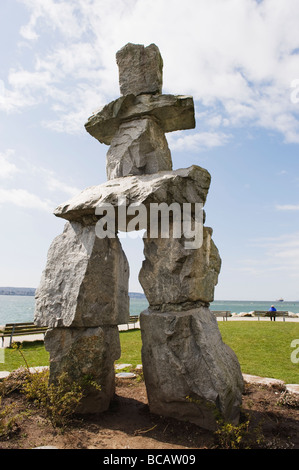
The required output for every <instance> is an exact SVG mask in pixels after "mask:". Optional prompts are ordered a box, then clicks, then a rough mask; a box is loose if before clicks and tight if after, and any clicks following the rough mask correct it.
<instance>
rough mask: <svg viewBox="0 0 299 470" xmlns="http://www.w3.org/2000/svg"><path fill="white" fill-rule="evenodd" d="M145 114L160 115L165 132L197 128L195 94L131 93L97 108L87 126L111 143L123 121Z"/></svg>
mask: <svg viewBox="0 0 299 470" xmlns="http://www.w3.org/2000/svg"><path fill="white" fill-rule="evenodd" d="M145 116H149V117H151V118H153V119H156V121H157V123H158V124H159V126H160V127H161V129H162V131H163V132H173V131H177V130H183V129H194V128H195V117H194V102H193V98H192V96H182V95H178V96H174V95H138V96H135V95H133V94H130V95H126V96H122V97H120V98H118V99H116V100H114V101H112V102H111V103H109V104H107V105H105V106H104V107H103V108H101V109H100V110H98V111H96V112H95V113H94V114H93V115H92V116H90V117H89V118H88V120H87V122H86V124H85V129H86V131H87V132H88V133H89V134H90V135H92V136H93V137H94V138H95V139H97V140H98V141H99V142H101V143H103V144H106V145H110V144H111V142H112V139H113V137H114V136H115V134H116V132H117V131H118V129H119V126H120V125H121V124H122V123H123V122H127V121H132V120H135V119H141V118H143V117H145Z"/></svg>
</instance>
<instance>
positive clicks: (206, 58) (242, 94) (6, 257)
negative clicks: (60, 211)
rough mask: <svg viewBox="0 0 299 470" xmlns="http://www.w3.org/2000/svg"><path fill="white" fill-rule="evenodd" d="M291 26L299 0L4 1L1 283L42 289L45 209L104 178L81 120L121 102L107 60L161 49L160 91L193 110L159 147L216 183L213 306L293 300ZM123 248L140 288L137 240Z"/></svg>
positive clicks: (294, 47) (295, 71)
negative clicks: (134, 47) (135, 47)
mask: <svg viewBox="0 0 299 470" xmlns="http://www.w3.org/2000/svg"><path fill="white" fill-rule="evenodd" d="M298 29H299V4H298V0H263V1H261V2H257V1H255V0H209V1H206V0H186V1H185V2H181V1H178V0H113V1H110V0H1V5H0V35H1V41H0V48H1V65H0V217H1V230H0V247H1V251H0V255H1V263H0V285H2V286H26V287H36V286H37V285H38V283H39V279H40V276H41V272H42V270H43V269H44V267H45V263H46V256H47V251H48V248H49V245H50V243H51V241H52V240H53V238H54V237H55V236H56V235H58V234H59V233H61V231H62V230H63V226H64V222H63V220H61V219H57V218H56V217H55V216H54V215H53V214H52V211H53V209H54V208H55V207H56V206H58V205H59V204H60V203H62V202H64V201H66V200H67V199H69V198H70V197H71V196H73V195H75V194H77V193H78V192H79V191H81V190H82V189H84V188H86V187H88V186H92V185H95V184H100V183H103V182H104V181H105V180H106V172H105V155H106V152H107V150H108V147H107V146H105V145H103V144H100V143H99V142H97V141H96V140H95V139H93V138H92V137H91V136H90V135H89V134H88V133H87V132H86V131H85V129H84V124H85V122H86V121H87V119H88V117H89V116H90V115H91V114H92V112H93V111H94V110H96V109H97V108H100V107H101V106H103V105H104V104H106V103H109V102H110V101H112V100H113V99H116V98H118V97H119V95H120V92H119V86H118V69H117V65H116V62H115V53H116V52H117V51H118V50H119V49H120V48H121V47H122V46H123V45H125V44H126V43H128V42H133V43H139V44H144V45H148V44H150V43H155V44H156V45H157V46H158V47H159V49H160V51H161V54H162V57H163V61H164V74H163V93H172V94H186V95H192V96H193V97H194V101H195V111H196V128H195V129H194V130H190V131H179V132H175V133H171V134H167V140H168V142H169V147H170V150H171V152H172V159H173V167H174V169H176V168H183V167H188V166H190V165H192V164H197V165H200V166H202V167H204V168H206V169H207V170H208V171H209V172H210V173H211V176H212V183H211V187H210V191H209V194H208V199H207V203H206V206H205V209H206V213H207V219H206V225H208V226H210V227H212V228H213V231H214V233H213V239H214V241H215V243H216V245H217V247H218V249H219V252H220V255H221V258H222V269H221V273H220V276H219V282H218V285H217V287H216V289H215V298H216V299H222V300H229V299H244V300H246V299H248V300H260V299H265V300H273V301H274V300H275V299H277V298H279V297H283V298H285V299H288V300H299V158H298V151H299V36H298ZM297 91H298V93H297ZM122 243H123V246H124V249H125V251H126V253H127V256H128V259H129V262H130V266H131V281H130V290H131V291H141V287H140V286H139V283H138V280H137V276H138V271H139V269H140V267H141V262H142V259H143V254H142V240H141V239H138V238H137V239H135V240H132V239H130V238H127V239H126V240H122Z"/></svg>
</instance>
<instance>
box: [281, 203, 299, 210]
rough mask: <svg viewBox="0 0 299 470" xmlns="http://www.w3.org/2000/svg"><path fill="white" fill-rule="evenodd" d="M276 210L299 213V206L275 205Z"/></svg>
mask: <svg viewBox="0 0 299 470" xmlns="http://www.w3.org/2000/svg"><path fill="white" fill-rule="evenodd" d="M276 210H278V211H299V204H284V205H277V206H276Z"/></svg>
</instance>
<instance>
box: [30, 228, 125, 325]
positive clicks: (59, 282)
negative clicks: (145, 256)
mask: <svg viewBox="0 0 299 470" xmlns="http://www.w3.org/2000/svg"><path fill="white" fill-rule="evenodd" d="M128 283H129V265H128V261H127V258H126V256H125V253H124V252H123V250H122V247H121V244H120V241H119V240H118V238H104V239H100V238H98V237H97V236H96V233H95V227H94V226H93V225H92V226H86V227H85V226H83V225H81V224H79V223H77V222H67V223H66V225H65V228H64V231H63V233H62V234H61V235H58V237H56V238H55V239H54V241H53V242H52V244H51V246H50V249H49V252H48V259H47V265H46V268H45V270H44V272H43V274H42V278H41V282H40V285H39V287H38V289H37V292H36V307H35V323H36V324H38V325H40V326H48V327H49V328H55V327H80V328H81V327H83V326H84V327H86V328H89V327H97V326H101V325H118V324H121V323H127V321H128V318H129V296H128Z"/></svg>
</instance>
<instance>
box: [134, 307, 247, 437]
mask: <svg viewBox="0 0 299 470" xmlns="http://www.w3.org/2000/svg"><path fill="white" fill-rule="evenodd" d="M140 325H141V335H142V364H143V373H144V378H145V384H146V389H147V395H148V400H149V408H150V411H151V412H152V413H155V414H158V415H162V416H169V417H173V418H176V419H179V420H183V421H189V422H192V423H195V424H197V425H199V426H201V427H203V428H206V429H210V430H214V429H215V428H216V419H217V417H218V418H219V417H222V418H224V419H225V421H228V422H231V423H233V424H237V423H238V421H239V414H240V406H241V403H242V391H243V378H242V373H241V370H240V365H239V362H238V360H237V357H236V355H235V353H234V352H233V351H232V350H231V349H230V348H229V347H228V346H227V345H226V344H225V343H223V341H222V337H221V334H220V332H219V329H218V325H217V320H216V319H215V317H214V315H213V314H212V313H211V312H210V310H209V309H208V308H203V307H202V308H199V309H193V310H189V311H186V312H167V313H154V312H150V311H149V310H146V311H144V312H142V313H141V315H140Z"/></svg>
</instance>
